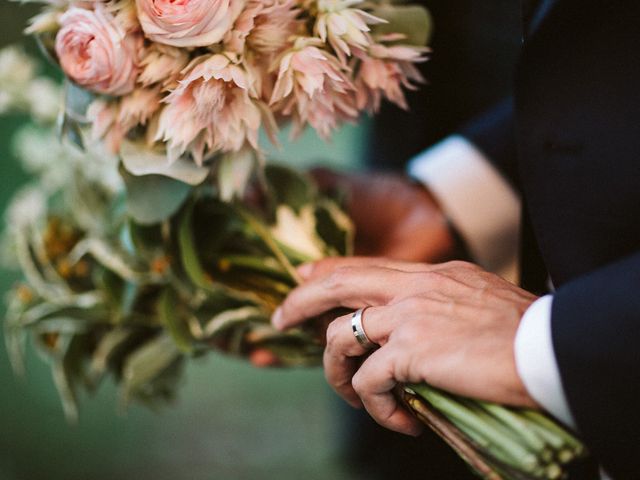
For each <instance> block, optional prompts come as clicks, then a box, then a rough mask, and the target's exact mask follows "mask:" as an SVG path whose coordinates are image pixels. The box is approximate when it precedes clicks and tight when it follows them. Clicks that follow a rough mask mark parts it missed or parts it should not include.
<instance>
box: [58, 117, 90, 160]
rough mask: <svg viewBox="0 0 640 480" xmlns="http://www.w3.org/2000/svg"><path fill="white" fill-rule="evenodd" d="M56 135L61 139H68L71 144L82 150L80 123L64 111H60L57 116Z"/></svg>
mask: <svg viewBox="0 0 640 480" xmlns="http://www.w3.org/2000/svg"><path fill="white" fill-rule="evenodd" d="M58 136H59V137H60V139H61V140H68V141H69V142H71V144H72V145H75V146H76V147H78V148H79V149H80V150H83V151H84V139H83V138H82V130H81V129H80V125H78V122H77V121H76V120H74V119H72V118H71V117H69V116H68V115H67V114H66V113H60V115H59V116H58Z"/></svg>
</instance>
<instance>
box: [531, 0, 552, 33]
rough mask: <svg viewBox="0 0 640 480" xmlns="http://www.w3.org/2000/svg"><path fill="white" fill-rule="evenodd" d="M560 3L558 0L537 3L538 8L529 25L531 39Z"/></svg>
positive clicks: (545, 0) (540, 0)
mask: <svg viewBox="0 0 640 480" xmlns="http://www.w3.org/2000/svg"><path fill="white" fill-rule="evenodd" d="M557 3H558V0H539V1H538V2H537V6H536V8H535V10H534V11H533V13H532V15H531V20H530V23H529V28H528V29H527V31H528V32H529V37H531V36H532V35H533V34H534V33H535V32H536V30H538V28H539V27H540V25H541V24H542V22H543V20H544V19H545V18H546V17H547V15H549V12H551V10H552V9H553V7H555V5H556V4H557Z"/></svg>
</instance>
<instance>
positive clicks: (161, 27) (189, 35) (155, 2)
mask: <svg viewBox="0 0 640 480" xmlns="http://www.w3.org/2000/svg"><path fill="white" fill-rule="evenodd" d="M244 4H245V2H244V0H136V7H137V9H138V18H139V20H140V24H141V25H142V29H143V30H144V33H145V35H146V36H147V37H148V38H149V39H151V40H153V41H154V42H158V43H164V44H165V45H173V46H174V47H204V46H207V45H212V44H214V43H218V42H220V41H221V40H222V38H223V37H224V36H225V34H226V33H227V32H229V30H231V27H232V26H233V24H234V22H235V21H236V19H237V18H238V15H240V12H241V11H242V9H243V8H244Z"/></svg>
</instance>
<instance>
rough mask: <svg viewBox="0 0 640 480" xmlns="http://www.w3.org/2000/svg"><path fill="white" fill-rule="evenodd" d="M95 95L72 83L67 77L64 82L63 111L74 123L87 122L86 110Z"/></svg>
mask: <svg viewBox="0 0 640 480" xmlns="http://www.w3.org/2000/svg"><path fill="white" fill-rule="evenodd" d="M95 98H96V96H95V94H93V93H92V92H90V91H89V90H86V89H84V88H82V87H81V86H79V85H77V84H75V83H73V82H72V81H71V80H69V79H65V82H64V103H65V105H64V107H65V113H66V115H67V117H68V118H69V119H70V120H73V121H74V122H75V124H76V125H77V124H84V123H88V121H89V120H88V119H87V110H88V108H89V105H91V103H92V102H93V101H94V100H95Z"/></svg>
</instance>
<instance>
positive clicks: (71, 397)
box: [51, 360, 78, 423]
mask: <svg viewBox="0 0 640 480" xmlns="http://www.w3.org/2000/svg"><path fill="white" fill-rule="evenodd" d="M51 373H52V375H53V381H54V383H55V386H56V389H57V390H58V396H59V397H60V401H61V402H62V409H63V410H64V415H65V417H66V418H67V421H69V422H70V423H76V422H77V421H78V398H77V394H76V389H75V385H74V381H73V379H72V377H71V376H70V375H69V372H68V371H67V369H66V368H65V365H64V361H63V360H59V361H56V362H54V363H53V365H52V366H51Z"/></svg>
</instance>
